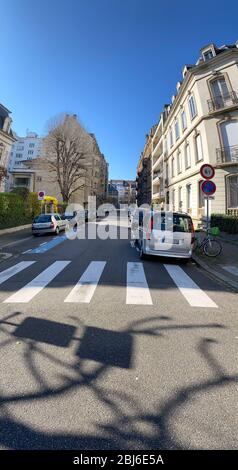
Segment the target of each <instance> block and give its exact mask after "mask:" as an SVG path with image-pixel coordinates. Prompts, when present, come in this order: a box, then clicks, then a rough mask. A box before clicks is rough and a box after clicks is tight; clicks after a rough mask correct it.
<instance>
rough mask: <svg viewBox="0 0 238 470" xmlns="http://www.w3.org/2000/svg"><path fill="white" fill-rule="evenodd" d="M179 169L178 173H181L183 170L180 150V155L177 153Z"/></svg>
mask: <svg viewBox="0 0 238 470" xmlns="http://www.w3.org/2000/svg"><path fill="white" fill-rule="evenodd" d="M177 170H178V174H179V173H181V171H182V158H181V152H178V155H177Z"/></svg>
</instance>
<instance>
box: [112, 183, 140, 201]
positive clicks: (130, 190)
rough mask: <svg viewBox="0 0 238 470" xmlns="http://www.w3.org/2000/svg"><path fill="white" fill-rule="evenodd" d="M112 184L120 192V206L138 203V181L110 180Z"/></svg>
mask: <svg viewBox="0 0 238 470" xmlns="http://www.w3.org/2000/svg"><path fill="white" fill-rule="evenodd" d="M110 184H111V185H112V186H114V187H115V188H116V190H117V191H118V203H119V204H134V203H135V202H136V181H131V180H110Z"/></svg>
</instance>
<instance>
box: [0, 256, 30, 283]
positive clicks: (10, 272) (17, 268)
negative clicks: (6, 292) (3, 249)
mask: <svg viewBox="0 0 238 470" xmlns="http://www.w3.org/2000/svg"><path fill="white" fill-rule="evenodd" d="M33 263H35V261H21V262H20V263H17V264H15V265H14V266H12V267H11V268H8V269H5V271H2V272H1V273H0V284H2V283H3V282H5V281H7V279H9V278H10V277H12V276H15V274H17V273H20V272H21V271H23V269H26V268H28V266H31V265H32V264H33Z"/></svg>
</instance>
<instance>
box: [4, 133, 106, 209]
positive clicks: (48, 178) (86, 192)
mask: <svg viewBox="0 0 238 470" xmlns="http://www.w3.org/2000/svg"><path fill="white" fill-rule="evenodd" d="M90 136H91V138H92V140H93V142H92V143H93V145H92V148H93V151H92V154H91V155H90V156H89V163H88V169H87V171H86V173H85V175H83V176H82V177H81V178H80V181H79V184H80V185H81V188H80V189H78V191H76V192H75V193H74V194H73V195H72V198H71V202H73V203H78V204H81V205H82V206H84V207H87V204H88V197H89V196H96V198H97V206H98V205H100V204H102V203H103V202H104V201H105V200H106V197H107V185H108V163H107V162H106V160H105V157H104V155H103V154H102V153H101V152H100V149H99V146H98V144H97V141H96V137H95V136H94V135H93V134H90ZM29 152H30V153H29ZM14 187H27V188H28V189H29V190H30V191H36V192H38V191H45V192H46V194H48V195H50V196H54V197H56V198H57V199H58V200H59V201H60V202H62V195H61V192H60V188H59V185H58V183H57V181H56V177H55V174H54V173H52V172H51V171H49V164H48V163H47V161H46V160H45V158H44V139H43V138H39V137H38V136H37V134H35V133H33V132H30V133H28V134H27V136H26V137H21V138H20V137H18V138H17V141H16V142H15V143H14V144H13V145H12V148H11V158H10V162H9V188H8V189H9V190H11V189H13V188H14Z"/></svg>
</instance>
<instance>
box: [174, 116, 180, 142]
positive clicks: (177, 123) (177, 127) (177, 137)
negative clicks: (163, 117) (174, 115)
mask: <svg viewBox="0 0 238 470" xmlns="http://www.w3.org/2000/svg"><path fill="white" fill-rule="evenodd" d="M174 128H175V138H176V140H178V139H179V137H180V133H179V122H178V119H175V123H174Z"/></svg>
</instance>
